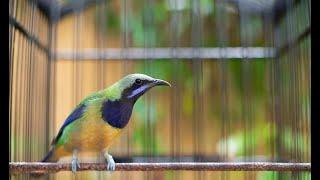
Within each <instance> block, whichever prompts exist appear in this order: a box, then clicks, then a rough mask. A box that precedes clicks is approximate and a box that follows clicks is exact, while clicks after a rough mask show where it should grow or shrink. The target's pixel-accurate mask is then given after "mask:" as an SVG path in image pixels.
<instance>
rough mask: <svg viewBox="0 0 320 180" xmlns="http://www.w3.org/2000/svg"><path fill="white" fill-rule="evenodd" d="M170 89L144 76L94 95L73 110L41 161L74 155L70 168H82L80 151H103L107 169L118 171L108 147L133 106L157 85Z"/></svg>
mask: <svg viewBox="0 0 320 180" xmlns="http://www.w3.org/2000/svg"><path fill="white" fill-rule="evenodd" d="M162 85H165V86H171V85H170V84H169V83H168V82H166V81H164V80H160V79H155V78H152V77H150V76H147V75H144V74H130V75H127V76H126V77H124V78H122V79H121V80H119V81H118V82H116V83H114V84H113V85H111V86H110V87H108V88H106V89H104V90H101V91H98V92H95V93H93V94H91V95H89V96H88V97H86V98H85V99H84V100H82V101H81V102H80V104H79V105H78V106H77V107H76V108H75V109H74V110H73V111H72V113H71V114H70V115H69V116H68V117H67V119H66V120H65V122H64V124H63V125H62V127H61V128H60V130H59V132H58V135H57V136H56V137H55V138H54V139H53V141H52V143H51V150H50V151H49V153H48V154H47V155H46V156H45V157H44V158H43V160H42V162H56V161H58V160H59V159H60V158H62V157H64V156H71V155H72V161H71V168H72V171H73V172H76V170H77V168H78V167H80V166H79V160H78V157H77V153H78V152H102V153H103V154H104V157H105V158H106V161H107V169H108V170H110V171H113V170H115V162H114V160H113V158H112V156H111V155H110V154H108V148H109V147H110V145H111V143H112V142H113V141H114V140H115V138H116V137H117V136H119V134H120V133H121V131H122V130H123V129H124V127H125V126H126V125H127V124H128V122H129V119H130V116H131V113H132V109H133V105H134V104H135V102H136V101H137V100H138V98H139V97H140V96H142V95H143V94H144V93H145V92H147V91H148V90H149V89H150V88H152V87H154V86H162Z"/></svg>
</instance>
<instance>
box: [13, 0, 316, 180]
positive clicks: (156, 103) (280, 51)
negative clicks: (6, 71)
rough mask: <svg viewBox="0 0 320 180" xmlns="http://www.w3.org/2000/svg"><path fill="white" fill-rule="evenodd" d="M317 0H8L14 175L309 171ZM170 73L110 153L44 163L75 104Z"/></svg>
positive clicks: (275, 175)
mask: <svg viewBox="0 0 320 180" xmlns="http://www.w3.org/2000/svg"><path fill="white" fill-rule="evenodd" d="M310 4H311V3H310V0H285V1H281V0H277V1H276V0H274V1H263V0H251V1H249V0H214V1H210V0H136V1H133V0H121V1H116V0H109V1H105V0H78V1H72V0H70V1H68V0H37V1H36V0H10V1H9V57H10V58H9V62H10V66H9V68H10V99H9V100H10V101H9V142H10V144H9V147H10V148H9V158H10V163H9V165H10V169H9V171H10V178H12V179H20V178H21V179H29V178H31V176H30V174H29V173H31V172H34V171H39V170H42V171H44V172H45V174H46V175H45V176H43V177H44V178H49V179H66V178H74V177H75V178H80V179H82V178H84V179H105V178H112V179H311V175H310V169H311V163H310V157H311V150H310V147H311V142H310V139H311V134H310V132H311V131H310V105H311V103H310V100H311V99H310V87H311V83H310V72H311V61H310V60H311V54H310V51H311V50H310V49H311V43H310V41H311V40H310V37H311V30H310V26H311V22H310V12H311V10H310V8H311V7H310V6H311V5H310ZM130 73H144V74H148V75H151V76H153V77H157V78H161V79H165V80H167V81H169V82H170V83H171V84H172V87H171V88H158V89H154V90H151V91H150V92H148V93H147V94H145V95H144V97H142V98H141V99H140V100H138V101H137V103H136V105H135V107H134V110H133V114H132V117H131V120H130V123H129V124H128V126H127V127H126V129H125V131H124V132H123V134H122V135H121V136H120V138H119V139H118V140H116V141H115V143H114V144H113V146H112V147H111V149H110V150H109V151H110V152H112V154H113V156H114V159H115V161H116V171H115V172H113V173H111V174H110V173H109V172H108V171H106V166H105V163H103V159H102V158H101V156H99V155H97V156H90V158H88V159H83V162H82V163H83V164H81V168H80V169H79V172H77V173H75V174H74V173H72V172H71V168H70V161H69V160H68V158H66V159H64V160H61V162H58V163H51V164H50V163H49V164H48V163H39V160H40V159H42V157H43V156H45V154H46V153H47V152H48V151H49V148H50V142H51V140H52V139H53V138H54V137H55V135H56V134H57V132H58V131H59V129H60V127H61V125H62V124H63V122H64V120H65V119H66V117H67V116H68V115H69V114H70V112H71V111H72V109H73V108H74V107H75V106H76V105H77V104H78V103H79V102H80V101H81V100H82V99H83V98H84V97H86V96H87V95H89V94H90V93H92V92H95V91H98V90H101V89H104V88H106V87H108V86H109V85H111V84H112V83H114V82H116V81H118V80H119V79H120V78H121V77H123V76H125V75H127V74H130Z"/></svg>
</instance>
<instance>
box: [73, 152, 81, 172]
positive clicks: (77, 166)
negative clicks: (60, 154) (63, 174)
mask: <svg viewBox="0 0 320 180" xmlns="http://www.w3.org/2000/svg"><path fill="white" fill-rule="evenodd" d="M77 168H80V162H79V159H78V158H77V156H76V155H75V153H74V154H73V156H72V160H71V170H72V172H73V173H76V172H77Z"/></svg>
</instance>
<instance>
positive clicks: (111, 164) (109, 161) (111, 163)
mask: <svg viewBox="0 0 320 180" xmlns="http://www.w3.org/2000/svg"><path fill="white" fill-rule="evenodd" d="M104 157H105V158H106V160H107V170H108V171H114V170H115V169H116V163H115V162H114V160H113V158H112V156H111V155H110V154H108V152H107V151H105V153H104Z"/></svg>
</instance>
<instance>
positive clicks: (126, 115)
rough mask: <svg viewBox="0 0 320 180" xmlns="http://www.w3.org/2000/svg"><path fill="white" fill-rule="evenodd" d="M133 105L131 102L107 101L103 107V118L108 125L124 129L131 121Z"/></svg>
mask: <svg viewBox="0 0 320 180" xmlns="http://www.w3.org/2000/svg"><path fill="white" fill-rule="evenodd" d="M133 104H134V103H132V102H130V101H127V102H122V101H121V100H116V101H110V100H107V101H105V102H104V103H103V105H102V109H101V111H102V118H103V120H104V121H106V122H107V123H108V124H110V125H111V126H112V127H115V128H124V127H125V126H126V125H127V124H128V122H129V119H130V116H131V113H132V108H133Z"/></svg>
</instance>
